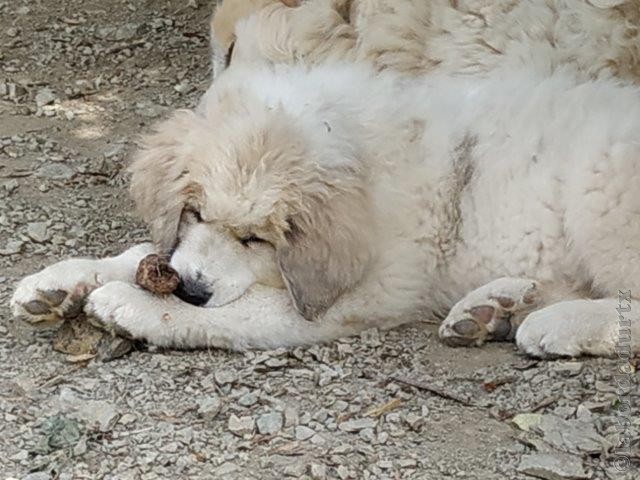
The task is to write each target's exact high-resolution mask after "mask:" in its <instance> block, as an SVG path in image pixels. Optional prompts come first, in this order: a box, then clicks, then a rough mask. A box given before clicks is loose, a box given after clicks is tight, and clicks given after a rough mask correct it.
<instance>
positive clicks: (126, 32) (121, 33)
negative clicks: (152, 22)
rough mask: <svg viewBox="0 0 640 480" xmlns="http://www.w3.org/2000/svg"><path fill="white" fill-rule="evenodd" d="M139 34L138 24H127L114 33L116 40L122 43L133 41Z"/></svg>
mask: <svg viewBox="0 0 640 480" xmlns="http://www.w3.org/2000/svg"><path fill="white" fill-rule="evenodd" d="M137 33H138V25H137V24H136V23H125V24H124V25H121V26H120V27H118V29H117V30H116V31H115V32H114V34H113V38H114V40H116V41H118V42H121V41H123V40H131V39H132V38H133V37H135V36H136V34H137Z"/></svg>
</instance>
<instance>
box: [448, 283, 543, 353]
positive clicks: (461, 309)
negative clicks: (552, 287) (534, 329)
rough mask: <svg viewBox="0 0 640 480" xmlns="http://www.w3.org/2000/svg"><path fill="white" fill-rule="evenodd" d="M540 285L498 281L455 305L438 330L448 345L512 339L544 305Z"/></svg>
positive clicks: (479, 343) (484, 286)
mask: <svg viewBox="0 0 640 480" xmlns="http://www.w3.org/2000/svg"><path fill="white" fill-rule="evenodd" d="M542 303H543V302H542V295H541V293H540V288H539V286H538V283H537V282H535V281H534V280H529V279H524V278H499V279H497V280H494V281H493V282H490V283H488V284H486V285H483V286H482V287H480V288H477V289H476V290H474V291H472V292H471V293H469V294H468V295H467V296H466V297H464V298H463V299H462V300H460V301H459V302H458V303H456V304H455V305H454V306H453V308H452V309H451V311H450V312H449V315H447V318H445V320H444V321H443V322H442V325H440V329H439V335H440V339H441V340H442V341H443V342H445V343H446V344H448V345H452V346H466V345H476V346H479V345H482V344H483V343H484V342H485V341H488V340H506V339H513V337H514V336H515V332H516V330H517V328H518V326H519V325H520V324H521V323H522V320H523V319H524V317H525V316H526V315H527V314H528V313H530V312H531V311H532V310H534V309H536V308H540V307H541V306H542V305H541V304H542Z"/></svg>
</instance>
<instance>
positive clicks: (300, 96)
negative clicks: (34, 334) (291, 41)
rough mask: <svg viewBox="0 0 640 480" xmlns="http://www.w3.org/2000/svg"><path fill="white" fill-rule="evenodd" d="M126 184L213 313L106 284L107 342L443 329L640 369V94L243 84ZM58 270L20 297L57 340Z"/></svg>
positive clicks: (318, 74) (335, 77)
mask: <svg viewBox="0 0 640 480" xmlns="http://www.w3.org/2000/svg"><path fill="white" fill-rule="evenodd" d="M132 172H133V181H132V194H133V196H134V199H135V200H136V202H137V204H138V206H139V208H140V210H141V213H142V215H143V217H144V218H145V220H146V221H147V222H148V223H149V224H150V225H151V227H152V233H153V236H154V240H155V241H156V243H157V244H158V246H159V247H160V248H161V249H163V250H166V251H169V252H171V253H172V260H171V261H172V265H173V266H174V267H175V268H176V269H177V270H178V271H179V273H180V274H181V277H182V279H183V281H184V282H192V283H197V284H198V285H200V286H201V287H202V288H203V289H206V290H207V291H209V292H210V293H211V296H210V298H208V299H207V301H206V304H205V305H204V307H206V308H201V307H196V306H193V305H189V304H187V303H184V302H182V301H180V300H178V299H177V298H176V297H173V296H171V297H168V298H166V299H160V298H157V297H154V296H152V295H150V294H149V293H147V292H144V291H142V290H141V289H139V288H137V287H136V286H134V285H132V284H131V283H128V282H127V281H126V280H127V279H126V278H123V279H121V280H118V279H117V278H116V279H115V280H116V281H109V280H110V278H106V277H109V276H108V275H105V278H106V280H105V281H104V282H95V283H96V284H99V283H104V285H103V286H101V287H99V288H97V289H95V290H93V291H92V293H90V294H89V296H88V297H87V300H86V305H85V312H86V313H87V314H88V315H89V316H90V317H91V318H92V319H93V321H95V322H97V323H100V324H101V325H103V326H104V327H105V328H108V329H113V330H115V331H118V332H127V333H128V335H130V336H132V337H135V338H141V339H145V340H147V341H149V342H151V343H154V344H157V345H163V346H172V347H205V346H215V347H227V348H234V349H244V348H272V347H278V346H291V345H300V344H307V343H312V342H319V341H326V340H331V339H334V338H337V337H339V336H343V335H349V334H354V333H357V332H359V331H361V330H363V329H366V328H370V327H380V328H391V327H393V326H396V325H399V324H402V323H406V322H409V321H413V320H419V319H421V318H423V317H424V316H426V315H441V316H445V315H447V313H448V312H449V314H448V316H447V318H446V319H445V321H444V323H443V326H442V327H441V330H440V334H441V337H442V338H443V339H444V340H445V341H447V342H448V343H451V344H464V345H469V344H481V343H482V342H483V341H486V340H487V339H491V338H495V339H498V338H509V337H512V336H513V335H514V334H515V331H516V329H517V334H515V335H516V341H517V343H518V345H519V347H520V348H521V349H522V350H523V351H525V352H527V353H529V354H531V355H535V356H551V355H571V356H576V355H581V354H594V355H612V354H614V353H615V352H616V349H617V348H619V346H620V342H621V339H626V338H629V342H628V344H627V347H628V349H629V351H633V352H635V353H638V352H640V342H639V341H638V339H639V338H640V303H639V302H638V301H637V299H638V296H639V292H640V214H639V212H640V198H639V197H638V194H637V192H638V191H639V190H640V89H639V88H637V87H630V86H627V87H623V86H620V85H617V84H616V83H615V82H612V81H604V80H601V81H596V82H587V83H584V82H583V81H580V80H578V79H577V78H576V74H575V72H570V71H559V72H556V73H555V74H554V75H551V76H545V75H541V74H540V73H539V71H537V70H536V69H535V68H531V69H523V70H520V71H516V70H513V71H512V72H511V75H510V76H509V77H504V76H503V75H501V74H499V73H496V74H493V75H492V74H489V75H488V77H487V78H486V79H479V78H472V79H452V78H450V77H443V76H436V75H434V76H431V77H429V78H420V79H407V78H405V77H403V76H401V75H398V74H395V73H387V74H383V75H377V74H375V73H374V71H372V70H370V69H368V68H366V67H364V66H354V65H346V64H328V65H324V66H320V67H316V68H313V69H311V70H307V69H305V68H303V67H287V66H278V67H275V68H272V69H255V68H250V67H247V68H245V67H243V66H241V65H240V66H235V67H234V66H233V65H232V67H231V68H229V69H228V70H227V71H226V72H225V73H224V74H222V75H221V76H220V77H219V79H218V81H217V82H216V83H215V85H214V86H212V88H211V90H210V92H209V93H208V94H207V96H206V97H205V102H204V103H203V104H202V105H201V106H200V108H199V109H198V110H197V111H195V112H188V111H184V112H178V113H176V115H175V116H174V117H173V118H171V119H169V120H167V121H166V122H164V123H162V124H161V125H159V126H158V129H157V133H156V134H154V135H152V136H150V137H149V138H148V139H147V144H146V147H145V148H144V149H143V150H142V151H141V152H140V154H139V155H138V157H137V159H136V161H135V162H134V164H133V166H132ZM134 257H135V255H133V256H130V257H129V260H128V261H131V260H132V259H133V258H134ZM115 263H116V264H118V265H120V264H121V263H122V261H116V262H115ZM125 263H127V262H125ZM59 265H60V264H58V266H56V265H54V266H52V267H49V269H47V270H45V271H43V272H41V273H39V274H36V275H35V276H32V277H29V278H27V279H25V280H24V281H23V282H22V283H21V284H20V286H19V287H18V290H17V291H16V294H15V295H14V298H13V300H12V304H13V308H14V311H15V313H16V314H17V315H21V316H25V317H26V318H27V319H29V320H30V321H34V322H36V321H39V320H40V319H44V318H45V315H44V314H34V313H31V312H29V310H38V309H40V310H43V309H44V307H43V305H45V303H46V302H49V300H48V298H49V297H53V295H51V294H48V293H47V292H52V291H58V290H64V291H67V290H70V289H71V288H72V287H73V285H71V286H69V284H70V283H71V284H72V283H73V282H71V280H70V278H69V275H70V272H69V271H68V269H65V268H63V267H60V266H59ZM90 266H91V268H94V267H96V265H95V264H91V265H90ZM134 267H135V264H134V263H133V262H132V263H131V264H130V267H129V271H132V269H133V268H134ZM87 268H89V267H87ZM109 268H111V267H109ZM84 269H85V267H83V268H82V269H79V271H78V272H77V274H78V275H80V273H82V272H81V271H80V270H84ZM64 275H66V277H64V278H63V276H64ZM123 280H124V281H123ZM96 286H97V285H96ZM627 290H628V291H630V292H631V293H630V295H629V296H628V297H629V298H628V302H627V298H626V297H625V299H624V303H623V301H622V300H620V299H619V298H618V295H619V291H622V292H626V291H627ZM42 292H45V293H47V294H46V295H43V294H42ZM461 299H462V300H461ZM33 302H36V303H33ZM627 303H628V305H629V308H630V312H629V313H627V314H626V315H627V317H626V319H625V322H626V323H622V322H621V320H620V317H619V312H618V308H619V305H622V306H623V307H624V308H625V309H626V307H627ZM623 307H620V308H623ZM60 313H61V314H62V315H64V314H65V312H64V311H63V312H60ZM507 314H508V315H507ZM47 318H48V317H47ZM505 319H506V320H505ZM505 321H506V322H507V323H505ZM518 326H519V328H518Z"/></svg>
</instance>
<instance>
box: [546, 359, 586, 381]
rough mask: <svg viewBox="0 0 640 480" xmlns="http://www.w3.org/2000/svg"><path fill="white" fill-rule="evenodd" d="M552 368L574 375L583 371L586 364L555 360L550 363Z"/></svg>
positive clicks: (564, 373)
mask: <svg viewBox="0 0 640 480" xmlns="http://www.w3.org/2000/svg"><path fill="white" fill-rule="evenodd" d="M550 368H551V370H554V371H556V372H558V373H560V374H562V375H565V376H567V377H574V376H576V375H578V374H580V372H582V369H583V368H584V364H583V363H582V362H567V361H559V362H553V363H552V364H551V365H550Z"/></svg>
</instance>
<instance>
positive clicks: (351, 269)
mask: <svg viewBox="0 0 640 480" xmlns="http://www.w3.org/2000/svg"><path fill="white" fill-rule="evenodd" d="M315 203H316V204H315V205H312V206H311V207H310V208H306V209H305V212H303V213H298V214H296V215H293V216H292V217H290V218H289V227H290V229H289V231H288V232H287V233H286V234H285V238H286V242H285V245H284V246H282V247H281V248H278V249H277V257H278V265H279V267H280V272H281V274H282V277H283V279H284V281H285V284H286V285H287V288H288V289H289V292H290V294H291V296H292V298H293V302H294V304H295V306H296V308H297V309H298V311H299V312H300V313H301V314H302V316H303V317H304V318H306V319H307V320H314V319H316V318H317V317H318V316H320V315H322V314H323V313H324V312H325V311H326V310H327V309H328V308H329V307H331V306H332V305H333V304H334V302H335V301H336V300H337V299H338V297H340V296H341V295H342V294H343V293H345V292H347V291H348V290H350V289H351V288H352V287H353V286H355V284H357V283H358V281H360V279H361V278H362V275H363V273H364V270H365V268H366V267H367V265H368V263H369V259H370V257H371V252H370V238H369V236H368V234H367V232H369V231H370V230H371V223H370V216H369V208H368V201H367V198H366V195H365V194H364V192H363V191H358V189H354V191H351V192H346V191H342V192H340V193H338V194H336V195H334V196H332V197H331V198H329V199H328V200H327V201H325V202H321V201H318V202H315Z"/></svg>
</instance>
